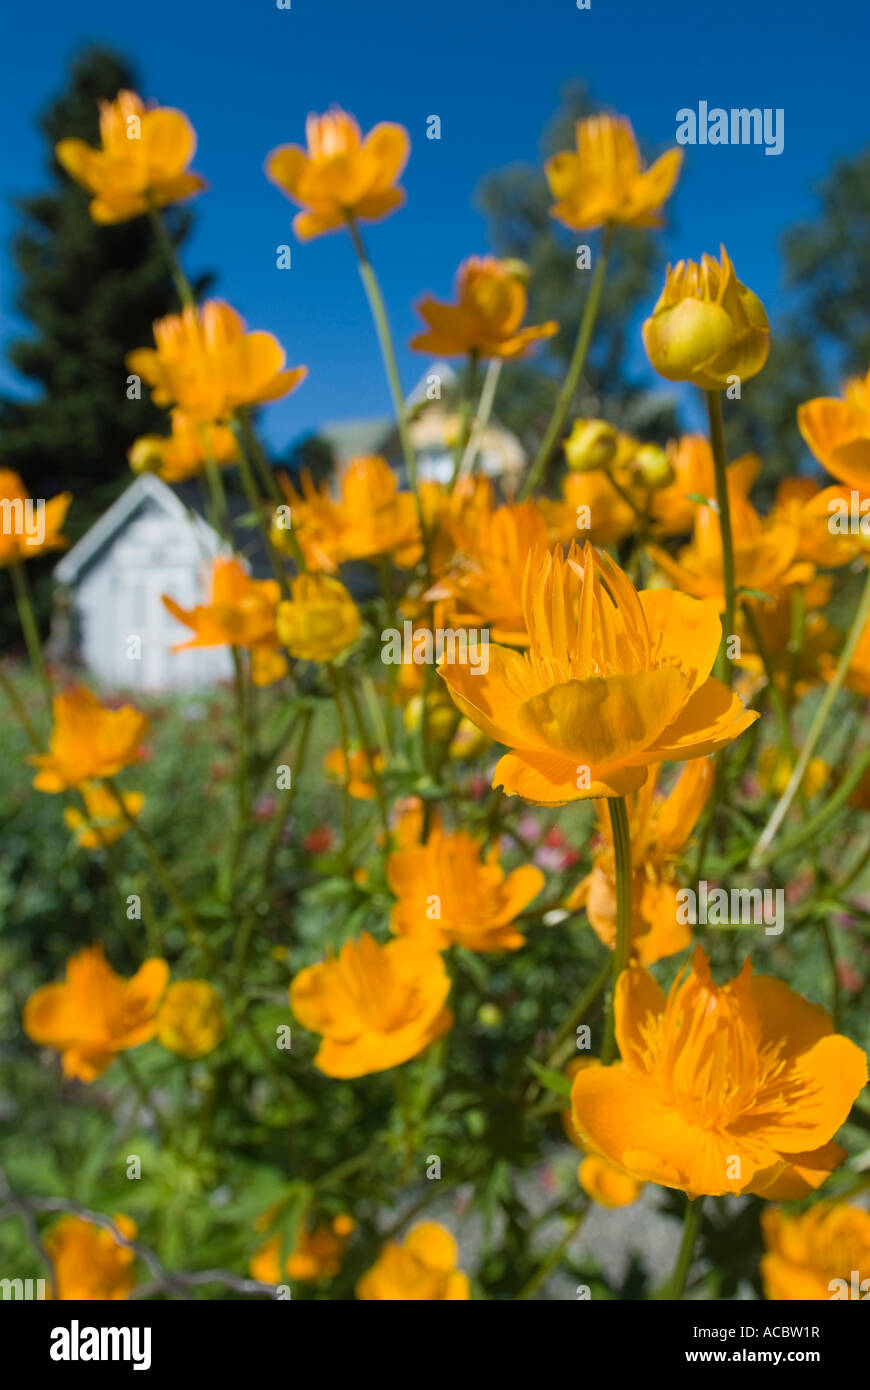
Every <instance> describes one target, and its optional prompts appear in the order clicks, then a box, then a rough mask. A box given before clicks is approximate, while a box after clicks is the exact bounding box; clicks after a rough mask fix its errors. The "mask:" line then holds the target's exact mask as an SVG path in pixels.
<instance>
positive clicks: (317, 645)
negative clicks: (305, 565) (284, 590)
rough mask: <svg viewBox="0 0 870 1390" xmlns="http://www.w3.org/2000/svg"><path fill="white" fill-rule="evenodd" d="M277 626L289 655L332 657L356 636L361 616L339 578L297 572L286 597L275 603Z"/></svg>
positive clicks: (327, 658) (318, 659) (316, 658)
mask: <svg viewBox="0 0 870 1390" xmlns="http://www.w3.org/2000/svg"><path fill="white" fill-rule="evenodd" d="M277 627H278V637H279V639H280V641H281V642H282V644H283V645H284V646H285V647H286V648H287V650H288V652H289V653H290V655H291V656H296V657H299V658H300V659H301V660H303V661H331V660H332V659H333V657H336V656H338V655H339V653H340V652H343V651H344V649H345V647H349V646H351V644H352V643H353V642H355V641H356V639H357V637H359V634H360V629H361V627H362V618H361V617H360V611H359V609H358V608H357V606H356V604H355V603H354V601H353V599H352V598H351V596H350V594H349V593H348V591H347V589H346V588H345V587H344V585H343V584H342V583H341V581H340V580H338V579H333V578H332V576H331V575H326V574H300V575H297V577H296V578H295V579H294V580H293V581H292V583H291V585H290V598H289V600H288V599H285V600H284V602H283V603H279V605H278V617H277Z"/></svg>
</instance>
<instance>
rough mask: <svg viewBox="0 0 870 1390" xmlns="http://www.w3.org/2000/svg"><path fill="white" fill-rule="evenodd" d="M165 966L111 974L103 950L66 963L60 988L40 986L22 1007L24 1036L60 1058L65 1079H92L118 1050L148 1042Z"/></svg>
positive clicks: (154, 963) (157, 963)
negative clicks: (133, 973) (64, 974)
mask: <svg viewBox="0 0 870 1390" xmlns="http://www.w3.org/2000/svg"><path fill="white" fill-rule="evenodd" d="M168 978H169V966H168V965H167V964H166V961H165V960H159V959H156V958H155V959H151V960H146V961H145V964H144V965H142V966H140V968H139V969H138V970H137V972H136V974H135V975H133V976H132V978H131V979H125V978H124V977H123V976H122V975H116V974H115V972H114V970H113V969H112V967H111V965H109V962H108V961H107V960H106V957H105V955H104V953H103V948H102V946H88V947H86V948H85V950H83V951H80V952H79V953H78V955H75V956H73V957H72V958H71V959H70V960H69V961H67V966H66V980H65V981H64V983H63V984H52V985H43V986H42V988H41V989H38V990H36V992H35V993H34V994H31V996H30V998H29V999H28V1001H27V1003H26V1004H25V1006H24V1016H23V1020H22V1021H23V1026H24V1031H25V1033H26V1034H27V1036H28V1037H29V1038H30V1039H31V1040H32V1041H33V1042H35V1043H39V1044H40V1045H41V1046H43V1047H53V1048H54V1049H55V1050H56V1051H58V1052H60V1054H61V1062H62V1065H63V1074H64V1076H70V1077H75V1078H76V1079H77V1080H79V1081H93V1080H94V1079H95V1077H97V1076H99V1075H100V1074H101V1073H102V1072H104V1071H105V1070H106V1067H108V1066H109V1064H110V1063H111V1062H112V1061H113V1060H114V1058H115V1056H116V1055H117V1054H118V1053H119V1052H123V1051H124V1050H125V1049H126V1048H128V1047H138V1045H139V1044H140V1043H144V1042H148V1040H149V1039H150V1038H153V1037H154V1034H155V1032H156V1031H157V1011H158V1007H159V1005H160V1000H161V997H162V995H163V991H164V989H165V988H166V981H167V980H168Z"/></svg>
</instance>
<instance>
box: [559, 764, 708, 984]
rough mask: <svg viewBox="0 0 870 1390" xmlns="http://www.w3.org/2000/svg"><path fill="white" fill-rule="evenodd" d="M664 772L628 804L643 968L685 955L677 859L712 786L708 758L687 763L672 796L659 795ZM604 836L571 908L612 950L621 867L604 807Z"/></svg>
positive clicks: (686, 933) (688, 936)
mask: <svg viewBox="0 0 870 1390" xmlns="http://www.w3.org/2000/svg"><path fill="white" fill-rule="evenodd" d="M660 770H661V769H660V768H657V767H655V768H650V776H649V778H648V779H647V781H646V782H645V783H644V785H643V786H642V787H641V788H640V790H639V791H637V792H635V793H634V796H633V797H632V799H631V801H630V802H629V804H628V820H629V826H630V828H631V867H632V874H633V880H632V926H631V933H632V956H633V957H634V958H635V959H637V960H639V961H640V963H641V965H652V963H653V962H654V961H657V960H661V959H662V957H663V956H671V955H674V954H675V953H676V952H677V951H684V950H685V948H686V947H687V946H688V945H690V943H691V940H692V933H691V932H690V930H689V928H688V926H686V925H685V924H684V923H681V922H680V921H679V920H678V915H677V909H678V906H679V903H678V900H677V892H678V889H679V886H680V885H679V880H678V879H677V875H676V868H675V861H676V858H677V855H678V853H679V851H680V850H681V849H682V848H683V846H684V844H685V843H686V841H687V840H688V838H689V836H690V835H691V833H692V830H693V829H694V826H695V822H696V821H697V819H698V817H699V815H700V814H701V811H702V810H703V808H704V806H705V804H706V802H707V799H708V797H709V795H710V790H711V787H712V781H713V777H712V769H711V766H710V763H709V761H708V760H706V759H700V758H699V759H696V760H695V762H692V763H687V764H686V766H685V767H684V768H683V770H682V772H681V774H680V776H679V778H678V779H677V781H676V783H675V784H674V786H673V788H672V789H671V791H670V793H669V795H668V796H666V797H656V795H655V792H656V782H657V780H658V775H659V772H660ZM596 810H597V811H598V823H599V830H600V831H601V834H602V835H603V837H604V848H603V849H601V850H599V852H598V853H597V854H596V856H595V859H594V861H593V864H592V870H591V872H590V873H588V874H587V875H586V877H585V878H584V879H583V880H582V882H581V883H579V884H578V886H577V887H576V888H575V890H574V892H573V893H572V894H571V896H570V898H569V899H568V903H567V906H568V907H570V908H571V909H572V911H576V909H577V908H579V907H584V906H585V908H586V913H587V916H588V917H589V921H590V923H591V925H592V927H593V929H594V931H595V934H596V936H597V937H598V938H599V940H601V941H603V942H604V945H605V946H608V947H609V948H610V949H611V950H613V948H614V947H615V945H616V867H615V862H614V857H613V838H612V834H613V832H612V830H611V826H610V817H609V815H608V814H607V812H606V811H604V810H602V809H601V808H600V806H597V807H596Z"/></svg>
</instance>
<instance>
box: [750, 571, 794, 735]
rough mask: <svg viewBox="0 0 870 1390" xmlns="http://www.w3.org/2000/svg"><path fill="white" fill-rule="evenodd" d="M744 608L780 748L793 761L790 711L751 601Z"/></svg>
mask: <svg viewBox="0 0 870 1390" xmlns="http://www.w3.org/2000/svg"><path fill="white" fill-rule="evenodd" d="M742 608H743V616H744V618H745V619H746V626H747V627H748V628H749V631H750V633H751V634H752V640H753V642H754V643H755V646H756V649H757V651H758V655H759V656H760V657H761V664H762V666H763V667H764V674H765V676H766V677H767V688H768V694H769V696H770V702H771V704H772V705H773V708H774V711H775V713H776V718H777V723H778V724H779V733H780V747H781V749H782V751H783V752H784V753H786V754H787V755H788V757H789V758H790V759H791V758H793V757H794V744H793V742H792V737H791V729H790V727H789V722H788V709H787V708H786V703H785V700H784V699H783V697H782V692H781V690H780V689H779V686H778V685H777V684H776V678H775V672H774V669H773V662H772V661H771V658H770V652H769V651H768V650H767V647H766V645H765V642H764V638H763V637H762V635H761V629H760V627H759V626H758V620H757V619H756V617H755V613H754V612H753V609H752V603H751V601H748V600H746V599H744V600H743V604H742Z"/></svg>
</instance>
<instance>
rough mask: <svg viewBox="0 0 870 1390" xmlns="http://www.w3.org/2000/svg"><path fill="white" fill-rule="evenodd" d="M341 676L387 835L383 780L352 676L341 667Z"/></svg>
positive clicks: (388, 814)
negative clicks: (376, 764)
mask: <svg viewBox="0 0 870 1390" xmlns="http://www.w3.org/2000/svg"><path fill="white" fill-rule="evenodd" d="M341 678H342V681H343V684H344V688H345V690H346V692H347V699H348V704H349V705H350V709H351V713H352V715H353V719H354V723H355V724H356V727H357V731H358V733H359V741H360V743H361V744H362V748H363V752H364V753H365V755H366V762H367V763H368V765H369V776H370V777H371V779H372V786H373V787H374V789H375V796H376V797H377V802H378V808H379V810H380V813H381V823H382V825H383V828H384V834H385V835H387V836H388V835H389V831H390V813H389V809H388V807H387V801H386V797H385V796H384V788H383V782H382V780H381V774H380V773H379V772H378V770H377V768H376V767H375V753H374V749H373V747H372V743H371V740H370V738H369V735H368V729H367V728H366V726H365V723H364V721H363V716H362V710H361V709H360V706H359V701H358V700H357V697H356V690H355V689H354V684H353V678H352V676H351V674H350V672H349V671H348V670H347V669H345V668H341ZM385 845H386V842H385Z"/></svg>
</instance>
